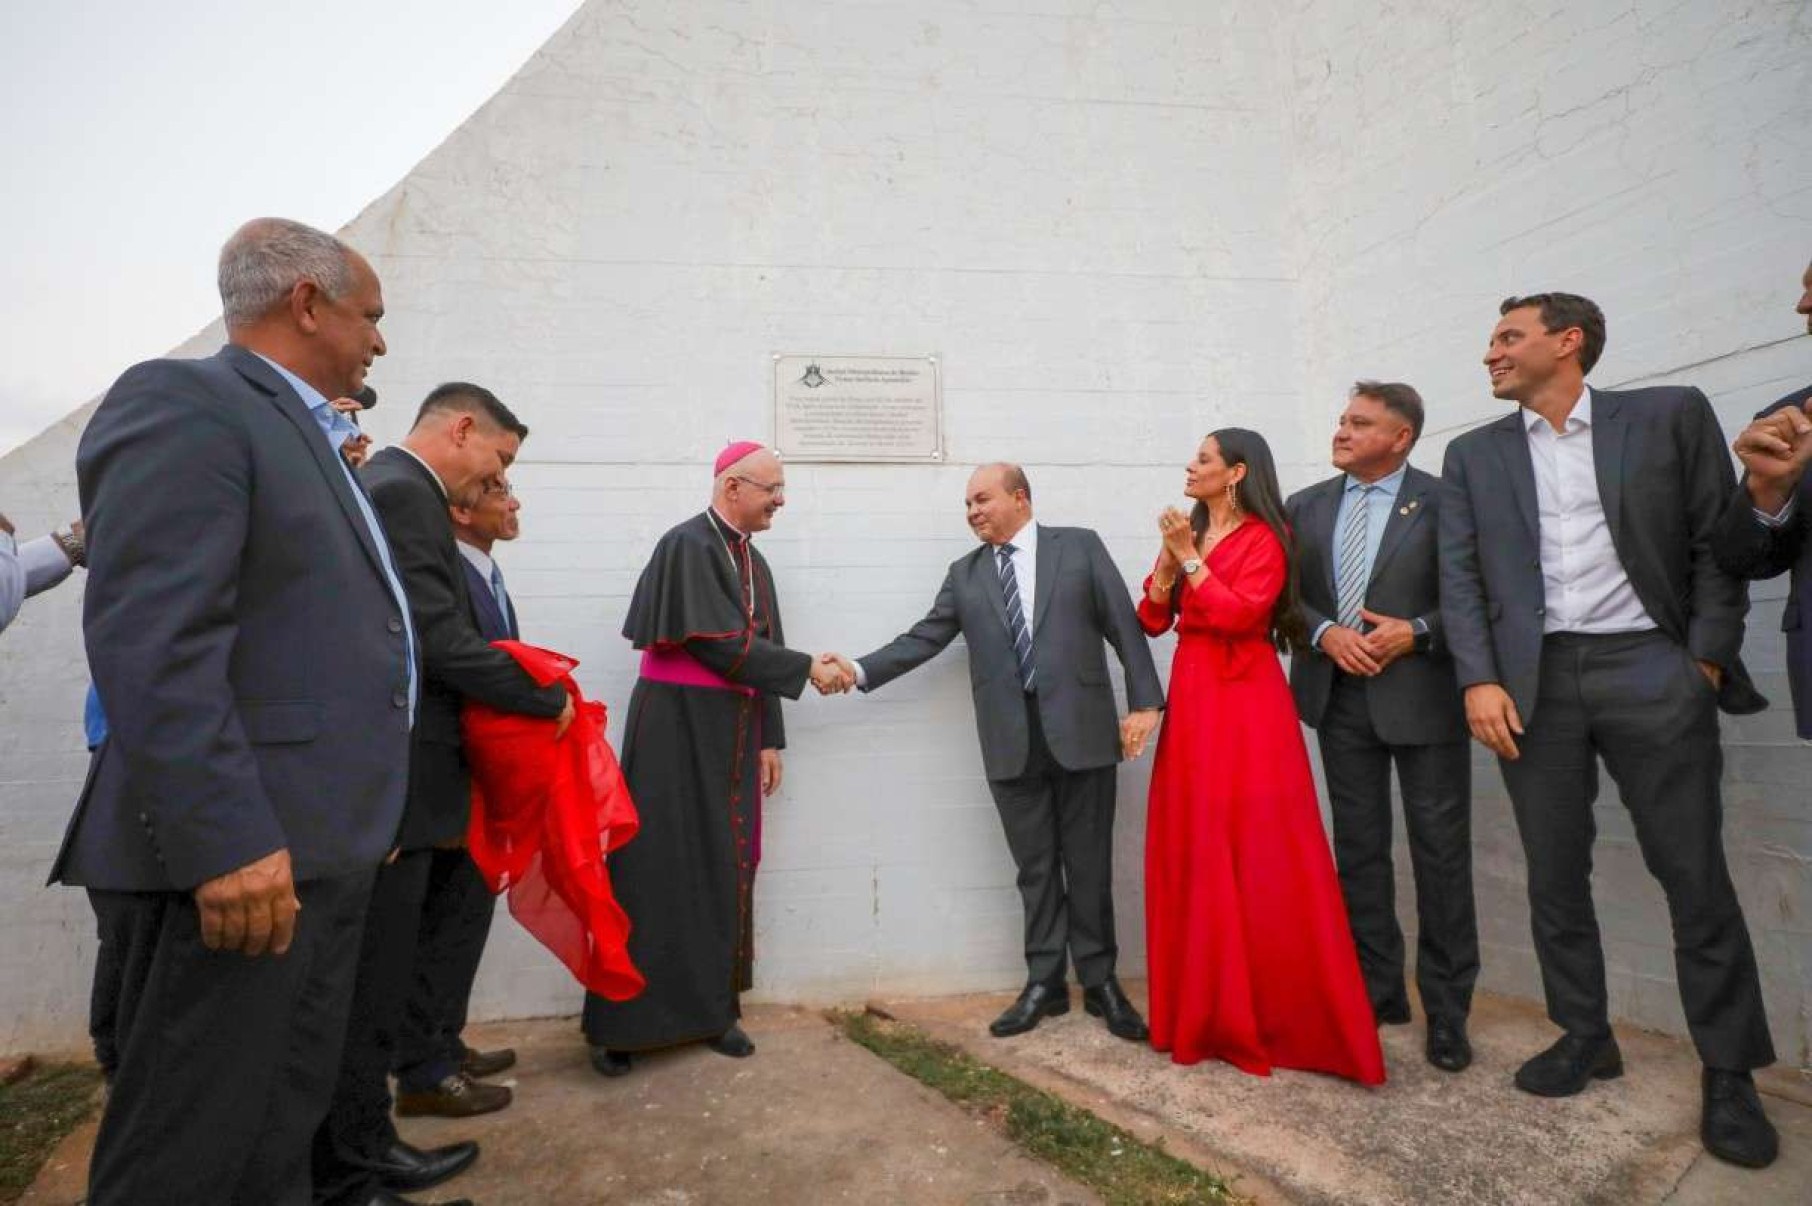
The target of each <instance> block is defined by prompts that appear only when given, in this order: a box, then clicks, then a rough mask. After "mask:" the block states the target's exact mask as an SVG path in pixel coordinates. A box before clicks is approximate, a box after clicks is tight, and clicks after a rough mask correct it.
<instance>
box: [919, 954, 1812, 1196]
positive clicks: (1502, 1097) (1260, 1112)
mask: <svg viewBox="0 0 1812 1206" xmlns="http://www.w3.org/2000/svg"><path fill="white" fill-rule="evenodd" d="M1127 988H1128V992H1129V995H1132V996H1133V997H1134V998H1135V999H1136V1000H1138V1001H1139V1002H1140V1003H1141V1004H1143V999H1144V998H1143V985H1134V984H1130V983H1129V984H1128V985H1127ZM1008 999H1009V998H1007V997H1002V996H988V997H957V998H942V999H937V1000H924V1001H901V1002H890V1003H887V1004H886V1005H885V1006H883V1008H884V1009H885V1010H886V1011H887V1012H888V1013H890V1014H892V1015H893V1016H895V1017H897V1018H899V1019H901V1020H902V1021H907V1022H911V1023H914V1024H916V1025H918V1026H921V1027H922V1028H924V1029H925V1030H927V1031H929V1032H930V1033H932V1034H934V1035H936V1036H937V1037H939V1038H943V1039H946V1040H948V1041H950V1042H953V1043H955V1044H957V1045H959V1046H961V1047H963V1048H965V1049H966V1050H968V1051H969V1052H971V1053H972V1054H974V1055H976V1056H977V1057H979V1058H982V1059H985V1060H986V1061H987V1062H989V1063H990V1064H993V1065H994V1066H995V1067H998V1068H1000V1069H1001V1070H1003V1071H1005V1072H1008V1073H1011V1074H1013V1075H1015V1076H1018V1077H1019V1078H1020V1079H1022V1080H1025V1081H1028V1082H1030V1083H1033V1084H1037V1085H1039V1086H1040V1087H1042V1088H1045V1089H1048V1090H1050V1091H1053V1092H1056V1093H1059V1094H1061V1095H1063V1096H1065V1097H1067V1098H1070V1099H1072V1100H1075V1101H1077V1102H1078V1103H1079V1104H1083V1105H1086V1106H1088V1107H1089V1108H1091V1109H1093V1110H1094V1111H1095V1112H1096V1113H1097V1114H1100V1115H1101V1116H1103V1117H1106V1118H1108V1119H1110V1120H1111V1121H1114V1122H1116V1123H1118V1124H1120V1125H1121V1126H1124V1127H1125V1128H1126V1129H1127V1130H1129V1131H1131V1132H1133V1133H1134V1134H1136V1135H1138V1136H1139V1137H1140V1138H1143V1139H1146V1140H1152V1139H1157V1138H1162V1139H1163V1140H1164V1141H1165V1146H1166V1147H1167V1148H1169V1150H1171V1151H1172V1152H1175V1153H1177V1154H1179V1155H1183V1156H1184V1157H1185V1158H1188V1159H1191V1160H1193V1161H1194V1162H1196V1163H1198V1164H1202V1165H1204V1166H1210V1167H1216V1168H1218V1169H1219V1170H1220V1171H1221V1172H1222V1173H1224V1174H1228V1175H1234V1176H1240V1180H1239V1181H1238V1182H1237V1188H1239V1189H1240V1190H1241V1191H1243V1192H1245V1193H1247V1194H1249V1195H1251V1196H1253V1197H1255V1198H1256V1199H1257V1200H1259V1201H1260V1202H1269V1201H1284V1202H1293V1203H1303V1204H1305V1206H1307V1204H1311V1203H1313V1204H1322V1203H1327V1204H1332V1203H1342V1204H1349V1206H1350V1204H1356V1203H1368V1204H1376V1206H1395V1204H1398V1203H1402V1204H1405V1206H1409V1204H1413V1206H1427V1204H1430V1203H1442V1204H1447V1203H1491V1204H1494V1206H1496V1204H1505V1206H1509V1204H1516V1206H1549V1204H1553V1206H1562V1204H1565V1206H1576V1204H1579V1203H1607V1204H1608V1203H1620V1204H1621V1203H1662V1202H1666V1203H1667V1204H1668V1206H1725V1204H1730V1206H1736V1204H1738V1203H1741V1204H1743V1206H1759V1204H1761V1203H1777V1202H1778V1203H1783V1204H1785V1203H1791V1204H1793V1206H1804V1204H1805V1203H1812V1086H1809V1085H1808V1083H1807V1081H1806V1079H1805V1078H1804V1077H1803V1076H1801V1075H1800V1074H1799V1073H1797V1072H1787V1073H1779V1072H1773V1073H1770V1074H1766V1075H1764V1076H1763V1077H1760V1078H1758V1083H1760V1084H1761V1085H1762V1088H1763V1090H1764V1094H1765V1096H1764V1105H1765V1106H1766V1108H1767V1110H1768V1114H1769V1117H1770V1118H1772V1119H1773V1120H1774V1123H1775V1125H1776V1126H1777V1127H1778V1128H1779V1129H1780V1132H1781V1158H1780V1159H1779V1160H1778V1161H1777V1162H1776V1163H1775V1164H1774V1166H1773V1167H1771V1168H1769V1169H1766V1170H1764V1171H1761V1172H1754V1171H1750V1170H1747V1169H1739V1168H1734V1167H1731V1166H1729V1165H1726V1164H1724V1163H1722V1162H1721V1161H1719V1160H1717V1159H1715V1158H1713V1157H1711V1156H1708V1155H1706V1154H1705V1152H1704V1149H1703V1148H1702V1147H1701V1146H1700V1144H1699V1138H1698V1127H1699V1065H1698V1061H1697V1059H1696V1058H1695V1057H1694V1055H1693V1051H1692V1048H1691V1046H1690V1045H1689V1044H1688V1043H1686V1042H1684V1041H1682V1040H1679V1039H1675V1038H1670V1037H1668V1036H1665V1035H1660V1034H1655V1033H1652V1032H1648V1031H1641V1030H1633V1029H1628V1028H1624V1029H1620V1031H1619V1033H1618V1042H1619V1044H1620V1046H1621V1047H1622V1049H1623V1058H1624V1065H1625V1069H1626V1071H1625V1074H1624V1076H1623V1078H1622V1079H1620V1080H1616V1081H1608V1082H1600V1083H1597V1084H1594V1085H1593V1086H1592V1087H1591V1088H1589V1089H1588V1090H1587V1091H1586V1092H1584V1093H1582V1094H1580V1095H1579V1096H1577V1097H1572V1098H1566V1099H1562V1100H1545V1099H1542V1098H1536V1097H1531V1096H1529V1095H1527V1094H1525V1093H1520V1092H1518V1091H1517V1090H1516V1089H1515V1088H1514V1087H1513V1086H1512V1084H1511V1079H1510V1078H1511V1075H1512V1074H1513V1073H1514V1072H1515V1070H1516V1067H1517V1065H1518V1064H1520V1063H1521V1062H1522V1061H1523V1060H1524V1059H1526V1058H1527V1057H1528V1056H1530V1055H1532V1054H1534V1053H1535V1052H1536V1051H1539V1050H1541V1049H1542V1048H1543V1047H1545V1046H1547V1045H1548V1044H1549V1043H1550V1042H1552V1041H1553V1039H1554V1037H1555V1031H1554V1030H1553V1028H1552V1027H1551V1026H1550V1025H1549V1023H1548V1021H1547V1019H1546V1018H1545V1017H1544V1016H1543V1015H1542V1011H1541V1008H1540V1007H1539V1006H1537V1005H1534V1004H1531V1003H1528V1002H1523V1001H1513V1000H1507V999H1504V998H1496V997H1481V998H1480V999H1479V1000H1478V1002H1477V1003H1476V1005H1475V1008H1474V1013H1473V1018H1472V1024H1471V1026H1470V1030H1469V1032H1470V1035H1471V1038H1472V1044H1473V1050H1474V1056H1475V1062H1474V1063H1473V1066H1472V1067H1471V1068H1470V1069H1468V1070H1467V1071H1465V1072H1463V1073H1460V1074H1459V1075H1449V1074H1447V1073H1444V1072H1439V1071H1436V1070H1435V1069H1434V1068H1432V1067H1430V1066H1429V1065H1428V1063H1427V1062H1426V1061H1425V1060H1424V1059H1423V1056H1422V1042H1423V1029H1422V1026H1421V1024H1420V1022H1419V1021H1418V1022H1417V1023H1415V1024H1412V1025H1409V1026H1387V1027H1385V1028H1384V1029H1383V1031H1382V1037H1383V1039H1384V1049H1385V1050H1384V1053H1385V1060H1386V1062H1387V1064H1388V1071H1389V1081H1388V1083H1386V1084H1385V1085H1384V1086H1382V1087H1380V1088H1377V1089H1366V1088H1363V1087H1361V1086H1359V1085H1355V1084H1351V1083H1349V1082H1346V1081H1342V1080H1337V1079H1334V1078H1332V1077H1328V1076H1320V1075H1315V1074H1312V1073H1304V1072H1282V1071H1280V1072H1278V1073H1276V1074H1275V1075H1274V1076H1272V1077H1269V1078H1265V1077H1257V1076H1248V1075H1246V1074H1245V1073H1243V1072H1241V1071H1239V1070H1238V1069H1236V1068H1234V1067H1232V1066H1231V1065H1228V1064H1224V1063H1218V1062H1217V1063H1202V1064H1197V1065H1195V1066H1194V1067H1189V1068H1185V1067H1181V1066H1178V1065H1176V1064H1172V1063H1171V1062H1170V1061H1169V1059H1168V1058H1167V1057H1164V1056H1161V1055H1158V1054H1157V1053H1155V1052H1153V1051H1151V1050H1150V1049H1149V1048H1147V1047H1145V1046H1144V1045H1143V1044H1133V1043H1127V1042H1123V1041H1121V1040H1119V1039H1115V1038H1113V1037H1112V1036H1111V1035H1109V1034H1108V1033H1107V1031H1106V1030H1105V1029H1104V1028H1103V1027H1102V1025H1101V1023H1100V1022H1099V1021H1098V1020H1097V1019H1094V1018H1090V1017H1087V1016H1085V1015H1084V1014H1083V1013H1082V1011H1081V1010H1080V1008H1077V1009H1074V1010H1072V1011H1071V1012H1070V1013H1069V1014H1068V1015H1067V1016H1065V1017H1061V1018H1056V1019H1052V1020H1049V1021H1046V1022H1045V1023H1044V1024H1043V1025H1041V1026H1039V1028H1038V1029H1037V1030H1035V1031H1033V1032H1032V1033H1031V1034H1028V1035H1023V1036H1021V1037H1019V1038H1015V1039H1007V1040H1000V1039H993V1038H990V1037H988V1035H987V1033H986V1030H985V1027H986V1024H987V1022H988V1020H989V1019H990V1018H992V1017H993V1016H994V1014H995V1013H996V1011H998V1010H999V1009H1000V1008H1002V1007H1003V1006H1004V1005H1005V1003H1006V1002H1007V1000H1008ZM1077 1004H1078V1005H1080V1001H1079V1000H1078V1002H1077ZM1779 1094H1787V1095H1789V1096H1786V1097H1783V1096H1780V1095H1779ZM1241 1174H1243V1175H1241Z"/></svg>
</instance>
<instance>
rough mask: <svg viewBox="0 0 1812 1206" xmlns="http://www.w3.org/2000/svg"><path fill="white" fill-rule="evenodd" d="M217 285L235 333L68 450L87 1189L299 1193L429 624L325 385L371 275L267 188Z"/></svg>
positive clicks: (224, 258)
mask: <svg viewBox="0 0 1812 1206" xmlns="http://www.w3.org/2000/svg"><path fill="white" fill-rule="evenodd" d="M220 296H221V302H222V303H223V306H224V309H225V317H226V328H227V338H228V340H229V343H228V346H226V347H225V348H223V349H222V350H221V351H220V352H219V353H218V354H216V355H214V356H212V357H210V358H208V359H206V360H190V361H185V360H156V361H151V362H148V363H145V364H140V365H137V366H136V367H134V368H131V369H129V370H127V372H126V373H125V375H124V376H122V377H121V378H120V379H119V381H118V382H117V383H115V385H114V386H113V388H112V389H111V390H109V391H108V393H107V397H106V398H105V400H103V401H102V403H101V406H100V409H99V410H97V411H96V412H95V415H94V418H93V419H92V420H90V422H89V425H88V428H87V430H86V431H85V432H84V433H83V435H82V441H81V446H80V449H79V451H78V453H77V457H76V476H77V481H78V483H79V486H80V490H81V501H82V515H83V518H84V520H85V521H86V523H87V537H88V549H87V554H88V591H87V597H86V599H85V600H84V607H83V620H84V628H85V632H84V636H85V638H86V642H87V647H88V661H89V665H90V666H91V667H92V669H93V673H94V680H95V684H96V686H97V687H98V689H99V691H100V694H101V697H102V698H103V699H105V700H107V701H108V702H107V711H108V720H109V722H110V730H111V731H110V734H109V736H108V738H107V740H106V741H105V742H104V743H103V744H102V745H101V746H100V747H99V749H98V750H97V751H96V753H95V757H94V762H93V764H92V766H91V768H90V770H89V775H88V782H87V785H86V786H85V787H84V788H83V791H82V797H81V800H80V801H79V803H78V804H77V805H76V812H75V816H74V819H73V820H72V821H71V823H70V827H69V832H68V835H67V837H66V838H65V839H64V843H63V849H62V851H61V852H60V853H59V854H58V856H57V860H56V864H55V866H54V867H53V869H52V871H51V879H52V880H53V881H61V882H63V883H66V884H74V885H79V886H81V887H85V888H87V889H88V893H89V900H90V902H91V904H92V906H93V908H94V911H95V915H96V920H97V922H98V923H99V928H100V930H101V932H102V933H104V934H108V935H111V936H113V937H115V938H117V940H118V941H119V943H120V944H121V945H120V949H119V951H118V964H119V969H120V971H119V974H118V984H117V988H118V1000H117V1006H116V1009H115V1012H114V1019H115V1023H114V1024H115V1040H116V1043H117V1047H118V1065H117V1067H116V1068H115V1070H114V1073H113V1077H112V1088H111V1091H110V1094H109V1097H108V1101H107V1108H106V1112H105V1114H104V1115H103V1116H102V1119H101V1127H100V1133H99V1135H98V1137H97V1138H96V1141H95V1149H94V1157H93V1160H92V1162H91V1165H90V1169H89V1187H88V1199H87V1200H88V1201H89V1202H91V1203H94V1204H95V1206H114V1204H116V1203H132V1204H133V1206H147V1204H156V1203H172V1204H174V1203H194V1202H221V1203H248V1204H249V1203H271V1204H275V1206H303V1204H305V1203H307V1202H308V1200H309V1195H310V1180H309V1162H308V1153H309V1136H310V1135H311V1134H312V1133H313V1131H314V1129H315V1126H316V1124H317V1123H318V1122H319V1121H320V1119H321V1118H322V1116H323V1114H324V1113H325V1111H326V1109H327V1103H328V1098H329V1095H330V1092H331V1090H332V1087H333V1069H334V1067H335V1065H336V1064H337V1063H338V1062H339V1057H340V1048H341V1042H342V1039H343V1036H344V1034H345V1031H346V1019H347V1012H348V1008H349V1004H348V1003H349V1000H350V994H351V990H352V978H353V968H354V963H355V960H356V957H357V955H358V949H359V936H360V933H361V930H362V927H363V922H364V917H365V908H366V901H367V898H368V896H369V894H370V891H371V884H372V878H373V873H374V871H375V869H376V868H377V866H378V864H379V863H380V862H381V861H382V860H383V858H384V855H385V854H386V852H388V851H389V849H390V848H391V846H392V844H393V843H394V842H395V840H396V832H397V824H398V821H399V819H400V818H401V816H402V811H403V798H404V791H405V785H406V776H407V768H408V757H409V727H410V716H411V711H412V708H413V705H414V702H415V699H416V691H417V687H416V684H417V674H416V665H415V657H414V653H413V629H412V626H411V623H410V615H409V610H408V603H407V599H406V598H405V596H404V594H403V588H402V586H401V585H400V582H399V575H398V574H397V572H396V569H395V565H394V564H393V560H392V555H391V551H390V548H389V545H388V544H387V542H386V539H385V536H384V533H383V530H382V529H381V527H380V526H379V524H378V521H377V518H376V516H375V515H374V514H373V511H372V507H371V504H370V500H369V499H368V498H367V497H366V496H365V493H364V491H363V490H362V489H360V487H359V485H358V483H357V482H356V481H355V480H354V478H353V476H352V473H351V470H350V469H349V468H348V467H347V466H346V464H345V462H343V461H342V460H341V459H340V457H339V455H338V445H339V443H340V442H341V441H342V440H343V439H344V438H345V437H346V435H347V434H348V433H349V430H350V427H351V425H350V424H348V423H346V422H345V420H344V419H343V418H342V417H341V416H339V415H338V413H337V412H335V411H334V410H333V408H332V407H331V406H330V405H329V403H328V399H329V398H335V397H340V396H342V395H347V394H352V393H355V392H356V391H357V390H358V389H359V387H360V386H361V385H362V384H363V381H364V377H365V372H366V370H367V369H368V368H369V367H370V365H371V362H372V360H373V359H374V358H376V357H378V356H382V355H383V354H384V351H385V346H384V337H383V336H382V335H381V334H379V333H378V320H379V319H380V318H382V317H383V313H384V301H383V294H382V292H381V290H380V288H379V285H378V279H377V275H376V273H374V272H373V271H372V269H371V265H370V264H368V263H366V261H365V260H364V259H363V258H362V257H361V256H360V255H359V254H358V253H357V252H355V251H353V250H352V249H351V248H349V247H347V246H346V245H345V244H343V243H341V242H340V241H339V240H338V239H335V238H333V237H332V236H331V235H327V234H324V233H322V232H321V231H318V230H312V229H310V228H309V227H307V226H303V225H301V224H300V223H297V222H289V221H284V220H281V219H274V218H265V219H258V220H256V221H253V222H250V223H247V224H246V225H245V226H244V227H242V228H241V229H240V230H239V231H238V232H237V233H236V234H234V235H233V237H232V238H231V239H229V240H228V242H227V244H226V246H225V248H224V249H223V250H222V251H221V255H220ZM324 618H326V619H324Z"/></svg>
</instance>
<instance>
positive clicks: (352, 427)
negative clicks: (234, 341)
mask: <svg viewBox="0 0 1812 1206" xmlns="http://www.w3.org/2000/svg"><path fill="white" fill-rule="evenodd" d="M252 355H254V356H256V357H258V359H260V360H262V361H264V363H266V364H268V365H270V366H271V367H272V368H274V369H276V370H277V375H278V376H280V377H282V378H283V379H284V380H285V381H287V382H288V383H289V387H290V388H291V389H293V390H295V391H296V397H298V398H300V399H302V405H304V406H306V407H307V408H308V410H309V414H310V415H312V416H313V417H314V420H315V422H317V423H320V424H321V427H322V430H324V431H325V432H327V440H328V443H330V444H332V445H333V447H334V450H335V451H338V450H339V448H340V445H342V444H344V443H345V442H346V441H347V440H349V439H353V438H355V437H356V436H357V435H358V434H359V425H358V424H357V423H354V422H353V421H352V420H351V419H349V418H347V417H346V416H345V415H343V414H341V413H340V412H339V411H337V410H335V409H333V407H331V406H329V405H328V403H327V395H326V394H323V393H322V392H321V391H320V390H318V389H316V388H315V387H314V386H312V385H310V384H309V383H308V382H306V381H304V380H302V378H300V377H298V376H296V375H295V374H294V373H292V372H290V371H289V370H288V369H286V368H284V367H283V366H282V365H281V364H278V363H277V362H276V361H275V360H272V359H271V358H270V357H269V356H266V355H265V354H264V353H262V352H253V353H252Z"/></svg>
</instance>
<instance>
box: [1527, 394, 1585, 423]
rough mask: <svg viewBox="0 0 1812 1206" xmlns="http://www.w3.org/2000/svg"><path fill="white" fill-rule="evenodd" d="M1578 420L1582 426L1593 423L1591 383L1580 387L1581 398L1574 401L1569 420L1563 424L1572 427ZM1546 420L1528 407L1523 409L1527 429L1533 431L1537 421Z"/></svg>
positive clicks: (1543, 421)
mask: <svg viewBox="0 0 1812 1206" xmlns="http://www.w3.org/2000/svg"><path fill="white" fill-rule="evenodd" d="M1576 421H1577V423H1578V424H1579V426H1580V427H1590V426H1591V425H1592V387H1591V386H1589V385H1582V386H1580V387H1579V400H1578V401H1577V402H1575V403H1573V409H1572V410H1571V411H1570V412H1568V414H1567V421H1566V423H1564V424H1563V426H1564V427H1567V428H1571V427H1572V426H1573V424H1574V423H1575V422H1576ZM1546 422H1547V420H1546V419H1544V418H1542V417H1541V416H1540V415H1538V414H1536V413H1535V412H1534V411H1532V410H1530V409H1528V408H1527V407H1525V408H1524V409H1523V428H1524V429H1525V430H1527V431H1530V432H1533V431H1534V430H1535V425H1536V424H1537V423H1546ZM1549 430H1550V431H1552V430H1553V428H1552V427H1550V428H1549Z"/></svg>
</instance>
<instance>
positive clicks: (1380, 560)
mask: <svg viewBox="0 0 1812 1206" xmlns="http://www.w3.org/2000/svg"><path fill="white" fill-rule="evenodd" d="M1428 485H1429V483H1428V482H1427V481H1425V480H1423V479H1422V478H1421V475H1420V474H1418V473H1417V472H1416V471H1415V470H1414V469H1411V470H1410V471H1409V472H1408V473H1406V474H1404V475H1403V486H1402V488H1401V489H1399V490H1398V491H1397V501H1396V505H1394V506H1393V507H1391V511H1390V518H1389V519H1387V520H1385V522H1384V539H1383V540H1382V541H1381V542H1380V543H1379V545H1378V555H1377V556H1376V557H1374V558H1372V576H1371V582H1376V581H1377V580H1378V574H1379V573H1380V572H1381V571H1382V570H1383V569H1384V565H1385V563H1386V562H1388V561H1389V560H1390V558H1391V554H1392V553H1395V552H1396V551H1397V549H1398V548H1399V547H1400V546H1401V545H1402V543H1403V538H1404V537H1405V536H1407V535H1408V534H1409V530H1410V529H1411V528H1413V527H1414V526H1415V525H1416V524H1417V523H1418V522H1420V521H1421V518H1422V512H1423V510H1424V509H1426V507H1427V497H1426V496H1427V494H1428ZM1367 585H1368V586H1369V585H1370V583H1369V582H1368V583H1367Z"/></svg>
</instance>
